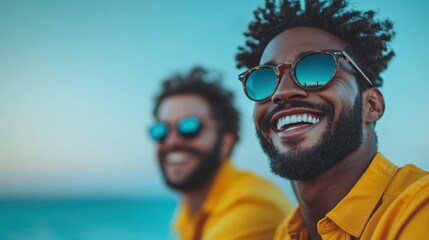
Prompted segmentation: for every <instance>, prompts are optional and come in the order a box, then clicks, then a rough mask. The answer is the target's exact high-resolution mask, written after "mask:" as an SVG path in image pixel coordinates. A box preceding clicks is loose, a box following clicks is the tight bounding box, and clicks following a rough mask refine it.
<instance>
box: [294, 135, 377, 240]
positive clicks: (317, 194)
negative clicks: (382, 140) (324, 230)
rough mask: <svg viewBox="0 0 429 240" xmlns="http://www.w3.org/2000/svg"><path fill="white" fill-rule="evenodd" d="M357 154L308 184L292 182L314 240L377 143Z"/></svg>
mask: <svg viewBox="0 0 429 240" xmlns="http://www.w3.org/2000/svg"><path fill="white" fill-rule="evenodd" d="M372 143H373V144H371V141H369V142H368V141H367V143H365V142H364V143H363V144H362V145H361V146H360V147H359V149H358V150H357V151H355V152H354V153H351V154H350V155H348V156H347V157H346V158H345V159H343V160H342V161H340V162H338V163H337V164H335V165H334V166H333V167H332V168H331V169H329V170H328V171H326V172H325V173H323V174H322V175H320V176H318V177H316V178H314V179H311V180H308V181H291V184H292V187H293V190H294V192H295V195H296V196H297V199H298V202H299V205H300V209H301V213H302V215H303V218H304V222H305V225H306V226H307V229H308V233H309V236H310V238H311V239H313V240H314V239H320V235H319V233H318V231H317V222H318V221H319V220H321V219H322V218H324V217H325V216H326V214H327V213H328V212H329V211H331V210H332V209H333V208H334V207H335V206H336V205H337V204H338V203H339V202H340V201H341V200H342V199H343V198H344V197H345V196H346V195H347V194H348V193H349V191H350V190H351V189H352V188H353V186H354V185H355V184H356V182H357V181H358V180H359V178H360V177H361V176H362V174H363V173H364V171H365V170H366V169H367V167H368V165H369V164H370V163H371V160H372V158H373V157H374V155H375V154H376V152H377V148H376V144H375V142H372Z"/></svg>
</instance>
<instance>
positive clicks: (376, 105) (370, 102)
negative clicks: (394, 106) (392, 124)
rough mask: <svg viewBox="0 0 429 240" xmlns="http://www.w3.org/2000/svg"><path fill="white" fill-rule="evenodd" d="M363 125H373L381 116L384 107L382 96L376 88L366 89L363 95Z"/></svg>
mask: <svg viewBox="0 0 429 240" xmlns="http://www.w3.org/2000/svg"><path fill="white" fill-rule="evenodd" d="M363 100H364V103H363V108H364V109H363V111H364V121H365V124H371V123H375V122H376V121H377V120H379V119H380V118H381V116H383V113H384V109H385V105H384V97H383V94H382V93H381V92H380V90H378V88H370V89H367V90H366V91H365V92H364V93H363Z"/></svg>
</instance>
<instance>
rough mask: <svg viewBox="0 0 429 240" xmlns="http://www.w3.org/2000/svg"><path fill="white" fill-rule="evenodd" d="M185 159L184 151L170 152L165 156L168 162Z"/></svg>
mask: <svg viewBox="0 0 429 240" xmlns="http://www.w3.org/2000/svg"><path fill="white" fill-rule="evenodd" d="M185 159H186V154H184V153H170V154H168V156H167V159H166V160H167V162H168V163H181V162H184V161H185Z"/></svg>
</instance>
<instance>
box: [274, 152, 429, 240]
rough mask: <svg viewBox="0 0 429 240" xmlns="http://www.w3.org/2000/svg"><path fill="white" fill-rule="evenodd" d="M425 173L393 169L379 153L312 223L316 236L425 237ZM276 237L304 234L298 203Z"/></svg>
mask: <svg viewBox="0 0 429 240" xmlns="http://www.w3.org/2000/svg"><path fill="white" fill-rule="evenodd" d="M428 228H429V173H428V172H425V171H423V170H421V169H419V168H417V167H415V166H414V165H406V166H405V167H402V168H398V167H396V166H395V165H393V164H392V163H391V162H389V161H388V160H387V159H386V158H384V156H383V155H381V153H377V155H376V156H375V157H374V159H373V160H372V162H371V164H370V165H369V167H368V169H367V170H366V171H365V172H364V173H363V175H362V176H361V177H360V179H359V180H358V182H357V183H356V184H355V186H354V187H353V188H352V189H351V190H350V192H349V193H348V194H347V195H346V196H345V197H344V198H343V199H342V200H341V201H340V202H339V203H338V204H337V206H335V208H334V209H332V210H331V211H330V212H329V213H328V214H326V216H325V217H324V218H323V219H321V220H320V221H319V222H318V223H317V230H318V232H319V234H320V235H321V236H322V239H354V238H358V239H376V240H380V239H383V240H387V239H392V240H393V239H428V236H429V234H428V232H429V229H428ZM275 239H276V240H285V239H308V233H307V229H306V227H305V225H304V221H303V218H302V215H301V212H300V210H299V208H298V209H297V210H296V211H295V213H294V214H292V215H291V216H289V217H288V218H287V219H286V221H284V222H283V223H282V224H281V226H280V227H279V228H278V229H277V232H276V238H275Z"/></svg>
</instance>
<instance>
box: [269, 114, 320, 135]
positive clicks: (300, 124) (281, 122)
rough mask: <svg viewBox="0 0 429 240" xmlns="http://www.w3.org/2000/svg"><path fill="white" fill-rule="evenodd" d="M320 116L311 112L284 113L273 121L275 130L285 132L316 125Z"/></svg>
mask: <svg viewBox="0 0 429 240" xmlns="http://www.w3.org/2000/svg"><path fill="white" fill-rule="evenodd" d="M320 119H321V117H320V116H318V115H316V114H313V113H303V114H291V115H285V116H282V117H280V118H278V119H277V120H275V121H273V125H274V127H273V130H274V131H275V132H286V131H291V130H295V129H299V128H304V127H308V126H313V125H316V124H318V123H319V122H320Z"/></svg>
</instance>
